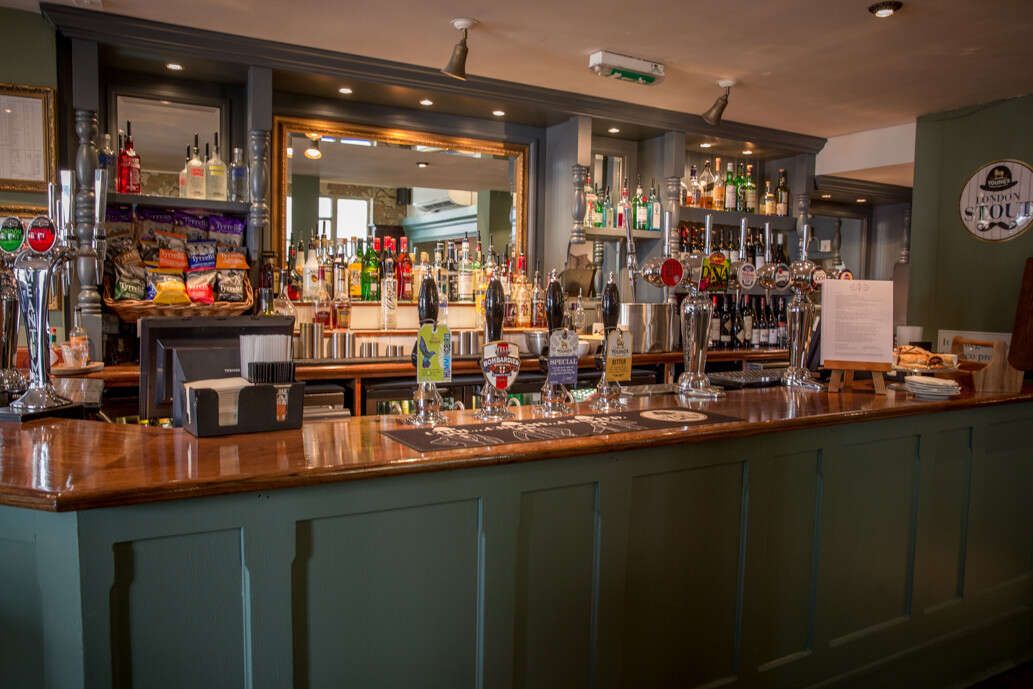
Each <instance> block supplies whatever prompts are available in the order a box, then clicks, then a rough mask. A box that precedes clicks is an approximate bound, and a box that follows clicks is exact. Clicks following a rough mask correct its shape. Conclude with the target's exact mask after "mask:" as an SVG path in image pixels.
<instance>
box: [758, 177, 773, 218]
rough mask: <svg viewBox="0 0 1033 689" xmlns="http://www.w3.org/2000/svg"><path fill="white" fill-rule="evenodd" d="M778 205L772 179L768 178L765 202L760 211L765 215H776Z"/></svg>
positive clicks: (765, 183)
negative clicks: (772, 187) (772, 188)
mask: <svg viewBox="0 0 1033 689" xmlns="http://www.w3.org/2000/svg"><path fill="white" fill-rule="evenodd" d="M776 206H777V204H776V203H775V192H773V191H771V180H770V179H766V180H764V204H763V206H762V208H761V211H760V212H761V213H763V214H764V215H774V214H775V208H776Z"/></svg>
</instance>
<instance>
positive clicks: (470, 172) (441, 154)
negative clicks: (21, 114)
mask: <svg viewBox="0 0 1033 689" xmlns="http://www.w3.org/2000/svg"><path fill="white" fill-rule="evenodd" d="M273 130H274V132H273V141H272V149H273V152H272V158H273V159H272V195H271V196H272V207H271V209H270V210H271V219H272V233H271V234H272V236H271V239H272V248H273V250H274V251H275V252H276V253H277V255H278V256H279V258H280V260H281V261H283V260H284V259H285V257H286V256H287V253H288V251H287V248H288V246H289V245H297V244H298V243H299V242H301V243H302V244H303V245H307V243H308V241H309V240H310V239H311V238H312V237H314V236H317V235H319V234H325V236H326V237H327V238H328V239H330V240H331V241H332V242H336V241H338V240H342V239H348V238H350V237H359V236H363V237H364V236H367V235H368V234H369V233H370V231H371V229H372V231H373V232H375V233H376V236H390V235H395V236H397V235H399V234H404V235H405V236H408V237H409V245H410V247H411V248H412V250H413V251H418V250H419V249H424V250H426V249H427V248H428V247H429V246H432V245H433V244H434V243H435V242H440V241H445V240H452V239H461V238H463V237H464V236H465V237H468V238H470V237H471V235H476V237H477V238H478V239H479V240H480V241H481V242H482V243H483V245H484V247H485V248H487V247H488V246H489V245H491V246H494V248H495V250H496V251H498V252H500V253H501V252H502V251H504V250H505V249H509V250H510V251H511V252H515V253H517V254H519V253H520V252H526V251H527V245H528V240H527V226H528V223H527V217H528V208H527V185H528V147H527V146H526V145H524V144H514V143H507V142H501V141H492V140H486V139H475V138H466V137H455V136H448V135H444V134H434V133H427V132H419V131H410V130H404V129H391V128H384V127H375V126H369V125H357V124H349V123H345V122H335V121H330V120H316V119H304V118H291V117H276V118H275V120H274V124H273Z"/></svg>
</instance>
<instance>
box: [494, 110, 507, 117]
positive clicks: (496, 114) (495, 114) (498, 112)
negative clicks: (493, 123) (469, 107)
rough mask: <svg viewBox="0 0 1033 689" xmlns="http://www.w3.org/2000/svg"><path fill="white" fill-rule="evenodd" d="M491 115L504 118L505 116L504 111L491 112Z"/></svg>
mask: <svg viewBox="0 0 1033 689" xmlns="http://www.w3.org/2000/svg"><path fill="white" fill-rule="evenodd" d="M491 114H492V115H494V116H495V117H505V116H506V111H505V110H492V111H491Z"/></svg>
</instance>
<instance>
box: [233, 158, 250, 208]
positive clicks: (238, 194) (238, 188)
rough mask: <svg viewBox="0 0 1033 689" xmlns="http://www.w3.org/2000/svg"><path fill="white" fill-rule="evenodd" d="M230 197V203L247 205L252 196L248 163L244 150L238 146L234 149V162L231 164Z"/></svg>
mask: <svg viewBox="0 0 1033 689" xmlns="http://www.w3.org/2000/svg"><path fill="white" fill-rule="evenodd" d="M229 174H230V182H229V195H230V201H233V202H235V203H247V202H248V199H249V198H250V196H251V194H250V193H249V190H248V174H247V163H246V162H245V161H244V149H242V148H241V147H240V146H236V147H234V149H233V161H232V162H231V163H230V173H229Z"/></svg>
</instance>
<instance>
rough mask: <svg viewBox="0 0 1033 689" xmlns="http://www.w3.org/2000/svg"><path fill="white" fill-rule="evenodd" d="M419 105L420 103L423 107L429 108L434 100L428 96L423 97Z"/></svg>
mask: <svg viewBox="0 0 1033 689" xmlns="http://www.w3.org/2000/svg"><path fill="white" fill-rule="evenodd" d="M420 105H422V106H423V107H425V108H429V107H430V106H432V105H434V101H432V100H431V99H430V98H423V99H421V100H420Z"/></svg>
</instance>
